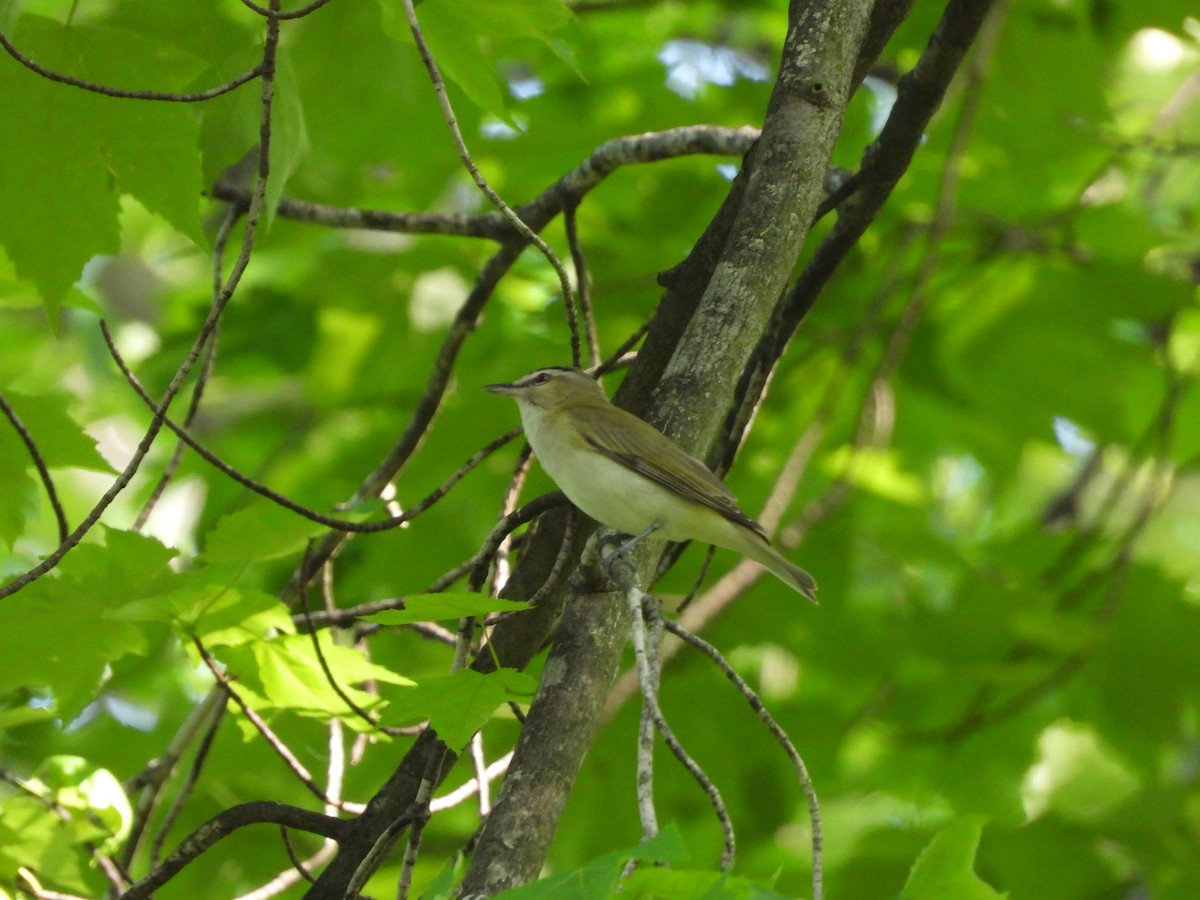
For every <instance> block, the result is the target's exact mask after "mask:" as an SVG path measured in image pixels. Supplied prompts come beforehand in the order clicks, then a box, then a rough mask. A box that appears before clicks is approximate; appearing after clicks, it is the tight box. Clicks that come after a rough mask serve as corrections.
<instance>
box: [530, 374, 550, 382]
mask: <svg viewBox="0 0 1200 900" xmlns="http://www.w3.org/2000/svg"><path fill="white" fill-rule="evenodd" d="M549 380H550V373H549V372H538V373H537V374H536V375H534V376H533V384H545V383H546V382H547V381H549Z"/></svg>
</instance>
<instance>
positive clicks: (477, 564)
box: [467, 491, 567, 592]
mask: <svg viewBox="0 0 1200 900" xmlns="http://www.w3.org/2000/svg"><path fill="white" fill-rule="evenodd" d="M566 502H567V498H566V497H565V496H563V493H562V491H551V492H550V493H549V494H543V495H542V496H540V497H538V498H536V499H534V500H530V501H529V502H528V503H526V504H525V505H524V506H522V507H521V508H520V509H517V510H514V511H513V512H511V513H509V514H508V515H507V516H505V517H504V518H502V519H501V520H500V521H499V522H497V523H496V524H495V525H494V526H493V527H492V530H491V532H490V533H489V534H488V536H487V538H486V539H485V540H484V542H483V546H481V547H480V548H479V551H478V552H477V553H476V554H475V555H474V556H473V557H471V567H472V571H471V577H470V579H469V580H468V582H467V590H469V591H476V592H477V591H478V590H479V589H480V587H481V586H482V585H483V583H484V582H485V581H487V570H488V563H489V562H490V561H491V558H492V555H493V554H494V553H495V552H496V548H497V547H499V546H500V543H501V542H502V541H503V540H504V539H505V538H506V537H508V535H509V534H511V533H512V532H513V530H514V529H516V528H520V527H521V526H522V525H525V524H526V523H528V522H532V521H533V520H534V519H536V518H537V517H538V516H540V515H542V514H543V513H545V512H549V511H550V510H552V509H556V508H557V507H559V506H563V505H564V504H566Z"/></svg>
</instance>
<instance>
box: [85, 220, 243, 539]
mask: <svg viewBox="0 0 1200 900" xmlns="http://www.w3.org/2000/svg"><path fill="white" fill-rule="evenodd" d="M243 213H245V208H244V207H242V206H240V205H238V204H234V205H232V206H230V207H229V210H228V212H227V213H226V215H225V218H224V219H222V220H221V226H220V228H218V229H217V235H216V237H215V238H214V239H213V251H212V293H213V302H214V303H215V302H216V299H217V298H218V297H219V296H220V295H221V282H222V280H223V279H224V260H225V246H226V244H227V243H228V242H229V236H230V235H231V234H232V233H233V226H234V224H236V222H237V220H238V219H240V218H241V217H242V214H243ZM105 330H106V329H105ZM218 332H219V329H217V328H214V329H213V333H212V334H211V335H209V338H208V342H207V344H205V347H204V362H203V363H202V364H201V366H200V372H199V374H197V376H196V386H195V387H194V388H192V397H191V399H190V400H189V401H188V408H187V414H186V415H184V417H183V426H182V427H183V429H184V430H185V431H186V430H187V429H189V428H191V427H192V423H193V422H194V421H195V420H196V416H197V415H198V414H199V412H200V403H201V401H202V400H203V398H204V389H205V388H206V387H207V386H208V381H209V379H210V378H211V377H212V373H213V369H214V368H215V366H216V362H217V336H218ZM105 341H106V343H107V342H108V339H107V338H105ZM110 346H112V344H111V343H110ZM146 399H148V398H146ZM168 427H170V426H169V425H168ZM184 446H186V445H185V444H184V443H183V442H182V441H181V442H180V443H178V444H176V445H175V449H174V450H172V451H171V459H170V460H169V461H168V462H167V464H166V466H164V467H163V472H162V474H161V475H160V476H159V478H158V483H157V484H155V485H154V489H153V490H152V491H150V496H149V497H147V498H146V502H145V503H143V504H142V508H141V510H140V511H139V512H138V514H137V518H136V519H134V520H133V529H132V530H133V531H141V530H142V528H143V527H144V526H145V524H146V520H147V519H149V518H150V513H151V512H152V511H153V510H154V507H155V506H157V505H158V501H159V499H160V498H161V497H162V495H163V491H165V490H166V489H167V485H168V484H169V483H170V482H171V479H172V478H174V477H175V472H176V471H177V470H178V469H179V463H180V462H181V461H182V460H183V448H184Z"/></svg>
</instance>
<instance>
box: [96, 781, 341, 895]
mask: <svg viewBox="0 0 1200 900" xmlns="http://www.w3.org/2000/svg"><path fill="white" fill-rule="evenodd" d="M265 823H269V824H273V825H285V826H287V827H288V828H292V829H295V830H298V831H307V832H309V833H310V834H317V835H320V836H322V837H326V838H330V839H332V840H335V841H341V840H343V839H344V838H345V837H346V835H347V833H348V828H349V826H350V823H349V822H344V821H342V820H340V819H335V818H332V817H331V816H326V815H322V814H321V813H315V812H311V811H309V810H307V809H300V808H299V807H295V806H288V805H287V804H284V803H274V802H271V801H265V800H259V801H253V802H250V803H239V804H238V805H237V806H233V807H230V808H229V809H227V810H224V811H223V812H220V813H218V814H217V815H215V816H213V818H211V819H209V820H208V821H207V822H205V823H204V824H203V825H201V826H200V827H199V828H197V829H196V830H195V831H193V832H192V833H191V834H190V835H189V836H188V837H186V838H185V839H184V840H183V841H182V842H181V843H180V844H179V846H178V847H177V848H175V851H174V852H173V853H171V855H170V856H168V857H167V858H166V859H165V860H163V862H162V865H160V866H157V867H156V868H155V869H154V870H153V871H151V872H150V874H149V875H147V876H146V877H145V878H143V879H142V880H141V881H139V882H138V883H137V884H135V885H133V887H131V888H130V889H129V890H127V891H126V892H125V893H123V894H122V895H121V896H120V897H119V898H118V900H149V898H150V897H152V896H153V895H154V892H155V891H156V890H158V889H159V888H160V887H162V886H163V885H164V884H166V883H167V882H168V881H170V880H171V879H172V878H174V877H175V876H176V875H178V874H179V873H180V872H181V871H183V869H184V868H186V867H187V866H188V865H189V864H190V863H191V862H192V861H193V860H195V859H196V858H197V857H199V856H201V855H203V854H204V853H206V852H208V850H209V849H211V848H212V847H213V846H215V845H216V844H217V843H218V842H219V841H221V840H223V839H225V838H226V837H228V836H229V835H230V834H232V833H233V832H234V831H236V830H238V829H239V828H245V827H246V826H247V825H259V824H265Z"/></svg>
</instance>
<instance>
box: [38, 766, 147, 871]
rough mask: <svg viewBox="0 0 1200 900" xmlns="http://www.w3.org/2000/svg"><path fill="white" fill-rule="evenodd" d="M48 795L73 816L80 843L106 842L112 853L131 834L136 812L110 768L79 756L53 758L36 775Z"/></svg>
mask: <svg viewBox="0 0 1200 900" xmlns="http://www.w3.org/2000/svg"><path fill="white" fill-rule="evenodd" d="M36 779H37V780H38V781H39V782H41V783H42V784H44V785H45V786H46V788H47V789H48V792H49V796H51V797H52V798H53V800H54V803H55V804H56V805H58V806H59V807H61V808H62V809H65V810H68V811H70V812H71V813H73V816H72V818H71V820H70V826H71V829H72V831H74V832H75V833H76V836H77V840H80V841H85V840H86V841H97V840H98V839H99V841H103V845H102V846H103V847H104V849H105V850H106V851H108V852H112V850H113V849H115V848H116V847H117V846H119V844H120V842H121V841H122V840H124V838H125V837H126V836H128V834H129V829H130V827H131V825H132V823H133V809H132V808H131V807H130V805H129V798H128V797H127V796H126V795H125V790H124V789H123V788H122V787H121V782H120V781H119V780H118V779H117V778H116V776H114V775H113V773H112V772H110V771H108V770H107V769H104V768H101V767H100V766H97V765H95V764H94V763H91V762H89V761H88V760H86V759H84V758H83V757H80V756H51V757H49V758H48V759H46V760H45V761H44V762H43V763H42V764H41V765H40V766H39V767H38V770H37V773H36Z"/></svg>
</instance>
